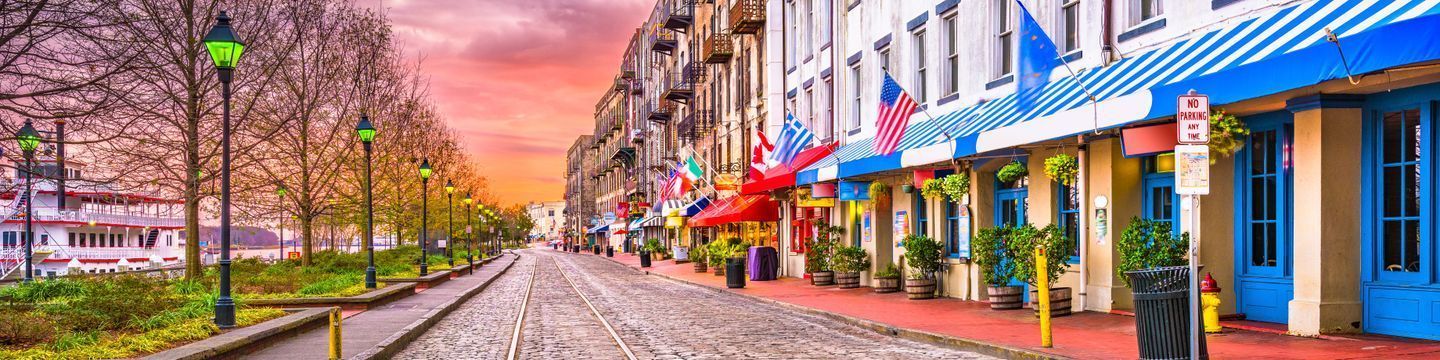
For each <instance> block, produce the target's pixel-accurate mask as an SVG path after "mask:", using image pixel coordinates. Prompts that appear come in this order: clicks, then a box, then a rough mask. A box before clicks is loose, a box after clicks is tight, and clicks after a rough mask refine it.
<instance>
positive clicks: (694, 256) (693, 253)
mask: <svg viewBox="0 0 1440 360" xmlns="http://www.w3.org/2000/svg"><path fill="white" fill-rule="evenodd" d="M706 248H707V246H705V245H701V246H696V247H695V248H694V249H692V250H690V260H691V261H693V262H694V263H695V272H697V273H703V272H706V271H709V269H706V268H705V264H706V262H708V261H710V259H707V258H705V256H706V250H705V249H706Z"/></svg>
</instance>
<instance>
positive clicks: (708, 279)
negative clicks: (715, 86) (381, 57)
mask: <svg viewBox="0 0 1440 360" xmlns="http://www.w3.org/2000/svg"><path fill="white" fill-rule="evenodd" d="M592 256H593V255H592ZM602 256H603V255H602ZM611 259H612V260H615V261H617V262H619V263H621V264H624V265H627V266H630V267H633V268H637V269H638V268H639V267H640V260H639V258H638V257H636V256H633V255H629V254H619V253H617V254H615V257H614V258H611ZM653 265H654V266H652V267H650V268H648V269H644V270H647V271H650V272H651V273H656V274H659V275H663V276H667V277H670V278H674V279H677V280H681V281H685V282H690V283H694V284H699V285H704V286H709V287H712V288H717V289H725V277H723V276H714V275H713V274H711V273H703V274H697V273H695V272H694V268H693V265H691V264H678V265H677V264H675V263H674V261H669V260H666V261H655V262H654V263H653ZM725 290H726V291H731V292H734V293H737V294H742V295H747V296H752V297H758V298H763V299H770V300H774V301H779V302H783V303H788V304H793V305H798V306H801V307H806V308H810V309H814V310H820V311H824V312H830V313H835V314H838V315H842V316H847V317H851V318H858V319H861V320H868V321H872V322H877V323H882V324H886V325H888V326H892V327H897V328H903V329H910V330H919V331H924V332H930V333H934V334H940V335H944V336H950V337H955V338H959V339H962V340H968V341H969V342H978V343H985V344H990V345H996V346H999V347H1001V348H1011V349H1020V350H1023V351H1028V352H1036V353H1043V354H1048V355H1053V356H1059V357H1069V358H1077V359H1134V358H1137V357H1139V353H1138V351H1139V350H1138V349H1137V347H1136V343H1135V319H1134V318H1132V317H1128V316H1123V315H1114V314H1104V313H1096V312H1081V313H1076V314H1075V315H1071V316H1066V317H1060V318H1056V319H1054V328H1053V331H1054V339H1055V347H1054V348H1051V349H1046V348H1041V347H1040V346H1039V344H1040V335H1039V334H1040V331H1039V327H1038V326H1039V321H1038V319H1036V318H1035V317H1034V315H1033V313H1032V312H1031V311H1028V310H1024V311H992V310H990V309H989V304H988V303H984V302H976V301H962V300H957V299H934V300H925V301H912V300H908V299H906V298H905V294H904V293H891V294H876V293H874V292H873V291H871V290H870V288H860V289H838V288H836V287H833V286H827V287H815V286H811V285H810V284H809V281H808V280H803V279H795V278H782V279H781V280H777V281H750V282H747V283H746V285H745V288H743V289H725ZM1206 340H1207V341H1208V342H1209V343H1208V347H1209V350H1210V355H1211V357H1212V358H1215V359H1340V358H1347V359H1354V358H1382V357H1383V358H1440V342H1435V341H1425V340H1413V339H1405V338H1397V337H1388V336H1380V335H1344V336H1327V337H1326V338H1325V339H1313V338H1304V337H1295V336H1286V335H1279V334H1274V333H1267V332H1257V331H1247V330H1235V329H1226V331H1225V332H1223V333H1220V334H1211V335H1210V336H1208V337H1207V338H1206Z"/></svg>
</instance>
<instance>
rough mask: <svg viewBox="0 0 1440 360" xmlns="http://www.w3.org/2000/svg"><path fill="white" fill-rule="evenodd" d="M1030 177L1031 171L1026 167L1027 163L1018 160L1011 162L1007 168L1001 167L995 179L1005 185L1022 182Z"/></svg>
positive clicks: (1006, 165)
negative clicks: (1021, 180) (1022, 179)
mask: <svg viewBox="0 0 1440 360" xmlns="http://www.w3.org/2000/svg"><path fill="white" fill-rule="evenodd" d="M1029 175H1030V169H1029V168H1026V167H1025V163H1022V162H1020V161H1018V160H1011V161H1010V163H1009V164H1005V166H1002V167H1000V170H999V171H996V172H995V179H996V180H1000V182H1003V183H1008V182H1013V181H1015V180H1020V179H1021V178H1024V177H1026V176H1029Z"/></svg>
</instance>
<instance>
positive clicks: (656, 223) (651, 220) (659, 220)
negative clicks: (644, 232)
mask: <svg viewBox="0 0 1440 360" xmlns="http://www.w3.org/2000/svg"><path fill="white" fill-rule="evenodd" d="M661 226H665V217H664V216H658V215H657V216H651V217H648V218H645V220H643V221H640V227H641V228H648V227H661Z"/></svg>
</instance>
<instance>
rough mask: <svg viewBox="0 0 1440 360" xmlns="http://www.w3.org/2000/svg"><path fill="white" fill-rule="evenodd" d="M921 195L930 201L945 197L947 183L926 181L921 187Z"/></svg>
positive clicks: (936, 180) (937, 180) (935, 180)
mask: <svg viewBox="0 0 1440 360" xmlns="http://www.w3.org/2000/svg"><path fill="white" fill-rule="evenodd" d="M920 195H921V196H924V197H926V198H930V199H935V198H939V197H941V196H945V183H944V182H943V181H941V180H940V179H926V180H925V183H924V184H923V185H921V186H920Z"/></svg>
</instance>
